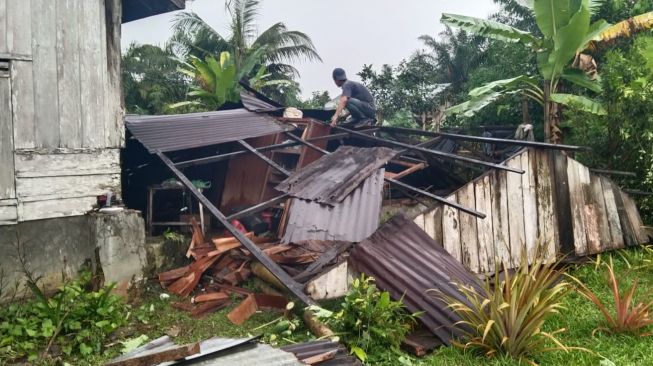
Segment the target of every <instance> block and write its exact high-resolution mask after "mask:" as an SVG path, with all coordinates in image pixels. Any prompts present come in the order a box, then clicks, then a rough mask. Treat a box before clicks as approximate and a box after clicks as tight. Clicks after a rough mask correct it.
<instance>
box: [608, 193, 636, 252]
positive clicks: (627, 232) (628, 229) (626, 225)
mask: <svg viewBox="0 0 653 366" xmlns="http://www.w3.org/2000/svg"><path fill="white" fill-rule="evenodd" d="M612 192H613V193H614V200H615V202H616V204H617V212H618V213H619V223H620V224H621V230H622V233H623V235H624V243H625V244H626V246H635V245H637V237H636V236H635V230H634V229H633V226H632V224H631V223H630V219H629V218H628V213H627V212H626V206H625V204H624V200H623V196H622V195H621V189H620V188H619V187H618V186H617V185H616V184H612Z"/></svg>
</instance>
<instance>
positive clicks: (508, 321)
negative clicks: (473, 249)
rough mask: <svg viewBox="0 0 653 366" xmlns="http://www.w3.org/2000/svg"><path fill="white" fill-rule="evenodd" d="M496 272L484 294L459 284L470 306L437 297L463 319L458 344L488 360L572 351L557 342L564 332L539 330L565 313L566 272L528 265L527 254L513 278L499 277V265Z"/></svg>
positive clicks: (551, 266)
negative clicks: (550, 319) (506, 356)
mask: <svg viewBox="0 0 653 366" xmlns="http://www.w3.org/2000/svg"><path fill="white" fill-rule="evenodd" d="M536 258H539V256H536ZM495 268H496V272H495V273H496V274H497V275H495V276H494V277H493V278H492V279H490V278H488V279H486V280H485V281H484V283H483V285H482V286H481V290H477V289H475V288H474V287H470V286H467V285H461V284H456V286H457V288H458V290H459V291H460V292H461V293H462V294H463V295H464V298H465V299H466V301H459V300H457V299H456V298H454V297H451V296H447V295H444V294H442V293H436V294H435V296H437V297H439V298H440V299H442V300H443V301H444V302H445V303H446V304H447V305H448V307H449V308H450V309H451V310H452V311H453V312H454V313H455V314H456V315H458V316H459V317H460V319H461V320H460V321H459V322H458V323H457V325H459V326H460V329H461V331H462V333H463V335H462V338H461V339H459V340H458V341H455V342H454V345H455V346H457V347H460V348H463V349H465V350H470V351H472V352H474V353H477V354H482V355H485V356H487V357H493V356H495V355H508V356H511V357H513V358H516V359H519V360H525V361H528V360H529V359H531V358H532V357H533V356H536V355H538V354H541V353H543V352H548V351H553V350H565V351H567V350H569V349H570V348H569V347H565V346H564V345H563V344H562V343H560V342H559V341H558V340H557V338H556V337H555V334H557V333H559V332H562V331H564V329H558V330H556V331H554V332H551V333H547V332H544V331H542V330H541V328H542V325H543V324H544V322H545V321H546V320H547V318H549V317H551V316H552V315H554V314H556V313H558V312H559V310H560V309H562V305H561V300H562V298H563V296H565V294H567V293H568V292H569V290H570V288H571V286H570V285H569V283H567V282H565V281H563V280H562V276H563V271H562V270H557V269H556V265H555V264H547V263H545V262H544V261H543V260H541V259H535V260H534V261H533V263H532V264H531V265H530V266H529V264H528V259H527V256H526V255H525V254H524V255H522V260H521V266H520V267H519V269H517V271H516V272H515V273H514V274H511V273H510V271H503V272H502V273H501V272H500V265H499V264H498V263H497V265H496V267H495ZM551 343H553V345H554V346H553V347H552V346H551Z"/></svg>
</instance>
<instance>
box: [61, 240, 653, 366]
mask: <svg viewBox="0 0 653 366" xmlns="http://www.w3.org/2000/svg"><path fill="white" fill-rule="evenodd" d="M607 255H610V254H603V259H605V258H607V257H606V256H607ZM611 255H612V256H613V258H614V265H615V272H616V273H617V275H618V278H619V280H620V281H621V282H622V285H623V286H624V287H623V288H624V289H625V288H626V287H627V286H628V285H630V283H631V282H632V280H633V279H635V278H638V280H639V282H640V285H639V290H638V294H637V299H641V300H646V299H648V298H647V297H646V296H649V297H650V296H653V266H651V263H652V262H651V261H652V260H653V254H652V253H651V251H649V250H641V249H631V250H624V251H621V252H619V253H612V254H611ZM629 267H630V268H629ZM569 273H570V274H571V275H573V276H575V277H577V278H579V279H580V280H582V281H583V282H585V283H586V284H587V285H588V286H589V288H590V289H592V290H593V291H595V292H596V293H597V295H599V297H600V298H601V299H602V300H605V301H607V302H608V303H610V304H612V300H611V294H610V292H609V289H608V287H607V276H606V272H605V269H603V268H601V267H599V269H598V270H597V269H596V266H595V265H594V264H593V263H588V264H584V265H582V266H577V267H572V268H571V269H570V271H569ZM162 292H164V291H163V290H162V289H161V288H160V287H159V286H158V284H151V285H148V286H147V287H146V288H145V289H144V290H142V292H141V293H139V294H137V296H134V298H135V299H137V302H136V303H134V304H132V307H133V311H132V315H131V316H130V322H129V325H128V326H126V327H124V328H123V329H121V331H120V332H119V334H118V335H117V336H116V339H112V340H108V341H107V343H112V342H113V343H116V342H118V340H122V339H127V338H133V337H137V336H139V335H141V334H146V335H147V336H148V337H149V338H150V339H155V338H157V337H160V336H162V335H165V333H166V331H168V330H169V329H171V328H172V327H178V328H179V330H180V333H179V336H178V337H176V338H175V342H177V343H187V342H192V341H199V340H203V339H207V338H211V337H216V336H218V337H247V336H250V335H258V334H261V333H266V332H269V331H271V327H267V328H263V329H260V330H257V331H254V329H255V328H257V327H259V326H261V325H263V324H266V323H268V322H270V321H272V320H274V319H276V318H277V317H279V315H280V314H278V313H274V312H261V313H258V314H256V315H254V316H253V317H252V318H250V319H249V320H248V321H247V322H246V323H245V324H243V325H242V326H236V325H233V324H231V322H230V321H229V320H228V319H227V317H226V315H227V314H228V313H229V311H230V310H231V309H233V307H234V306H236V305H237V304H238V303H239V302H240V300H236V301H234V302H233V304H232V305H231V306H229V307H228V308H226V309H223V310H221V311H218V312H216V313H213V314H210V315H208V316H206V317H205V318H203V319H193V318H191V317H190V316H188V314H186V313H185V312H183V311H179V310H176V309H174V308H172V307H171V306H170V303H171V302H173V301H176V299H175V298H174V297H171V298H170V299H166V300H161V299H160V298H159V294H160V293H162ZM186 301H188V300H186ZM563 302H564V305H565V307H566V310H565V311H563V312H562V313H561V314H559V315H558V316H556V317H555V318H553V319H551V321H549V322H548V323H547V324H546V325H545V328H546V329H545V330H549V331H550V330H554V329H558V328H566V329H567V331H566V332H564V333H562V334H560V335H559V337H558V338H559V339H560V340H561V342H562V343H563V344H565V345H567V346H573V347H583V348H587V349H589V350H591V351H592V352H591V353H588V352H582V351H570V352H564V351H556V352H549V353H546V354H543V355H542V356H540V357H539V358H538V359H536V360H535V362H537V363H538V364H541V365H599V364H600V363H601V361H602V359H603V357H605V358H607V359H608V360H610V361H612V362H614V364H616V365H618V366H625V365H653V337H639V336H631V335H611V334H605V333H601V332H597V333H596V334H595V335H594V336H592V332H593V331H594V330H595V329H596V328H597V327H599V326H601V325H603V318H602V316H601V314H600V313H599V311H598V310H597V309H596V307H595V306H594V305H593V304H592V303H591V302H590V301H589V300H586V299H585V298H584V297H582V296H581V295H580V294H579V293H577V292H571V293H570V294H569V295H567V296H566V297H565V299H564V301H563ZM339 303H340V301H339V300H332V301H329V302H326V303H324V304H323V306H324V307H326V308H329V309H332V310H335V309H336V308H338V307H339ZM150 308H152V309H153V311H151V312H150V311H149V309H150ZM139 309H141V310H139ZM137 313H140V314H145V317H144V319H145V320H146V321H147V324H145V323H143V322H142V321H141V320H139V319H137V317H136V316H135V315H136V314H137ZM141 319H143V317H141ZM312 338H313V337H312V336H311V335H310V333H309V332H308V331H307V330H306V328H305V327H304V326H303V324H302V325H301V326H300V328H299V329H297V330H296V331H295V332H294V333H293V335H292V337H291V339H289V340H283V339H281V340H280V341H279V344H278V345H283V344H287V343H290V342H291V341H292V342H302V341H306V340H309V339H312ZM119 353H120V344H119V343H118V344H117V345H115V346H112V347H108V348H107V349H106V350H105V352H104V354H100V355H96V356H94V357H93V358H92V359H90V360H87V361H82V360H67V361H68V362H69V363H70V364H71V365H98V364H103V363H104V362H106V361H107V360H109V359H111V358H113V357H115V356H117V355H118V354H119ZM382 356H385V358H386V359H387V360H388V361H387V362H383V363H381V364H379V365H382V366H386V365H387V366H390V365H393V366H394V365H400V364H410V363H404V362H402V363H399V362H398V361H397V357H398V356H397V355H396V354H392V353H388V354H387V355H382ZM406 358H407V359H409V360H410V361H412V364H413V365H424V366H454V365H455V366H459V365H460V366H462V365H469V366H472V365H492V366H512V365H519V363H518V362H517V361H514V360H512V359H510V358H507V357H496V358H492V359H487V358H484V357H478V356H475V355H473V354H471V353H469V352H465V351H463V350H460V349H457V348H454V347H442V348H440V349H438V350H436V351H435V352H434V353H433V354H431V355H429V356H427V357H425V358H423V359H416V358H413V357H409V356H407V355H406ZM523 364H524V363H522V365H523ZM604 365H606V366H607V365H610V364H609V363H604Z"/></svg>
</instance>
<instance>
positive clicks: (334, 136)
mask: <svg viewBox="0 0 653 366" xmlns="http://www.w3.org/2000/svg"><path fill="white" fill-rule="evenodd" d="M347 136H349V134H348V133H335V134H332V135H326V136H320V137H314V138H312V139H310V141H320V140H335V139H339V138H343V137H347ZM299 144H300V143H299V142H293V141H288V142H282V143H280V144H274V145H269V146H264V147H258V148H256V150H257V151H260V152H266V151H270V150H277V149H284V148H286V147H292V146H297V145H299ZM249 153H250V151H249V150H241V151H234V152H230V153H226V154H221V155H216V156H209V157H205V158H199V159H193V160H186V161H181V162H177V163H175V166H176V167H177V168H179V169H184V168H188V167H190V166H196V165H204V164H210V163H216V162H218V161H223V160H228V159H231V158H234V157H237V156H241V155H247V154H249Z"/></svg>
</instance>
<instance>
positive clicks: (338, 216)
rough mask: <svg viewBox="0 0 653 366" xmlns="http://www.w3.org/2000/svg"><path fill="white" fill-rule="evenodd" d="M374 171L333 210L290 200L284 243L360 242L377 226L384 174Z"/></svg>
mask: <svg viewBox="0 0 653 366" xmlns="http://www.w3.org/2000/svg"><path fill="white" fill-rule="evenodd" d="M384 172H385V169H377V171H376V173H374V174H372V175H371V176H370V177H369V178H367V179H366V180H365V181H364V182H363V184H361V185H360V186H359V187H358V188H356V189H355V190H354V191H353V192H352V193H351V194H349V195H348V196H347V197H346V198H345V199H344V201H342V202H340V203H337V204H336V205H335V206H328V205H324V204H321V203H317V202H313V201H306V200H303V199H293V200H292V203H291V206H290V215H289V217H288V224H287V225H286V232H285V234H284V237H283V240H282V241H283V242H284V243H291V242H299V241H303V240H310V239H316V240H343V241H352V242H356V241H360V240H363V239H365V238H367V237H368V236H369V235H370V234H372V233H373V232H374V230H376V229H377V227H378V226H379V214H380V211H381V202H382V198H383V197H382V195H381V193H382V191H383V174H384Z"/></svg>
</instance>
